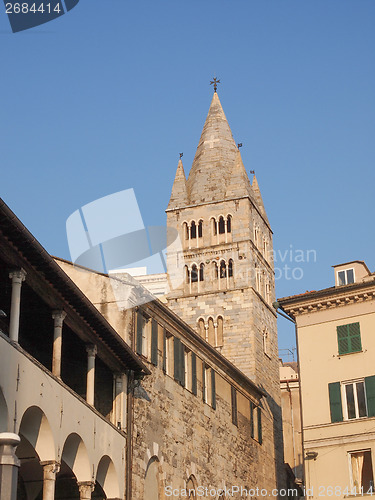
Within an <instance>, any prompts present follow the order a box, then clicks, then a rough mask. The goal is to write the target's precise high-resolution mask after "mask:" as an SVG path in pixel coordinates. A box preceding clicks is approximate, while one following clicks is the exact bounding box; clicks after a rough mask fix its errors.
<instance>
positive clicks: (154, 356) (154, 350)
mask: <svg viewBox="0 0 375 500" xmlns="http://www.w3.org/2000/svg"><path fill="white" fill-rule="evenodd" d="M151 363H152V364H153V365H154V366H158V324H157V322H156V321H155V320H154V319H153V320H152V325H151Z"/></svg>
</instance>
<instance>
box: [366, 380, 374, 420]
mask: <svg viewBox="0 0 375 500" xmlns="http://www.w3.org/2000/svg"><path fill="white" fill-rule="evenodd" d="M365 388H366V399H367V415H368V416H369V417H375V375H373V376H372V377H365Z"/></svg>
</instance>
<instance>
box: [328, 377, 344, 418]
mask: <svg viewBox="0 0 375 500" xmlns="http://www.w3.org/2000/svg"><path fill="white" fill-rule="evenodd" d="M328 392H329V406H330V410H331V422H342V420H343V418H342V403H341V385H340V382H332V383H331V384H328Z"/></svg>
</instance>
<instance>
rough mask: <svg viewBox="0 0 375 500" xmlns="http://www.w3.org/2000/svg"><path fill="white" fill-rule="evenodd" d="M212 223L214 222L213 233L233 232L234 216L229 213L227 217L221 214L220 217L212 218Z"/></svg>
mask: <svg viewBox="0 0 375 500" xmlns="http://www.w3.org/2000/svg"><path fill="white" fill-rule="evenodd" d="M211 224H212V233H213V235H216V234H226V233H231V232H232V216H231V215H227V217H226V218H224V217H223V216H222V215H220V217H219V218H218V219H215V218H214V217H213V218H212V219H211Z"/></svg>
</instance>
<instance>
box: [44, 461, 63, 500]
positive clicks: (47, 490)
mask: <svg viewBox="0 0 375 500" xmlns="http://www.w3.org/2000/svg"><path fill="white" fill-rule="evenodd" d="M40 465H41V466H42V467H43V500H54V498H55V483H56V474H57V473H58V472H59V470H60V464H59V463H58V462H56V461H55V460H48V461H46V462H40Z"/></svg>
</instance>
